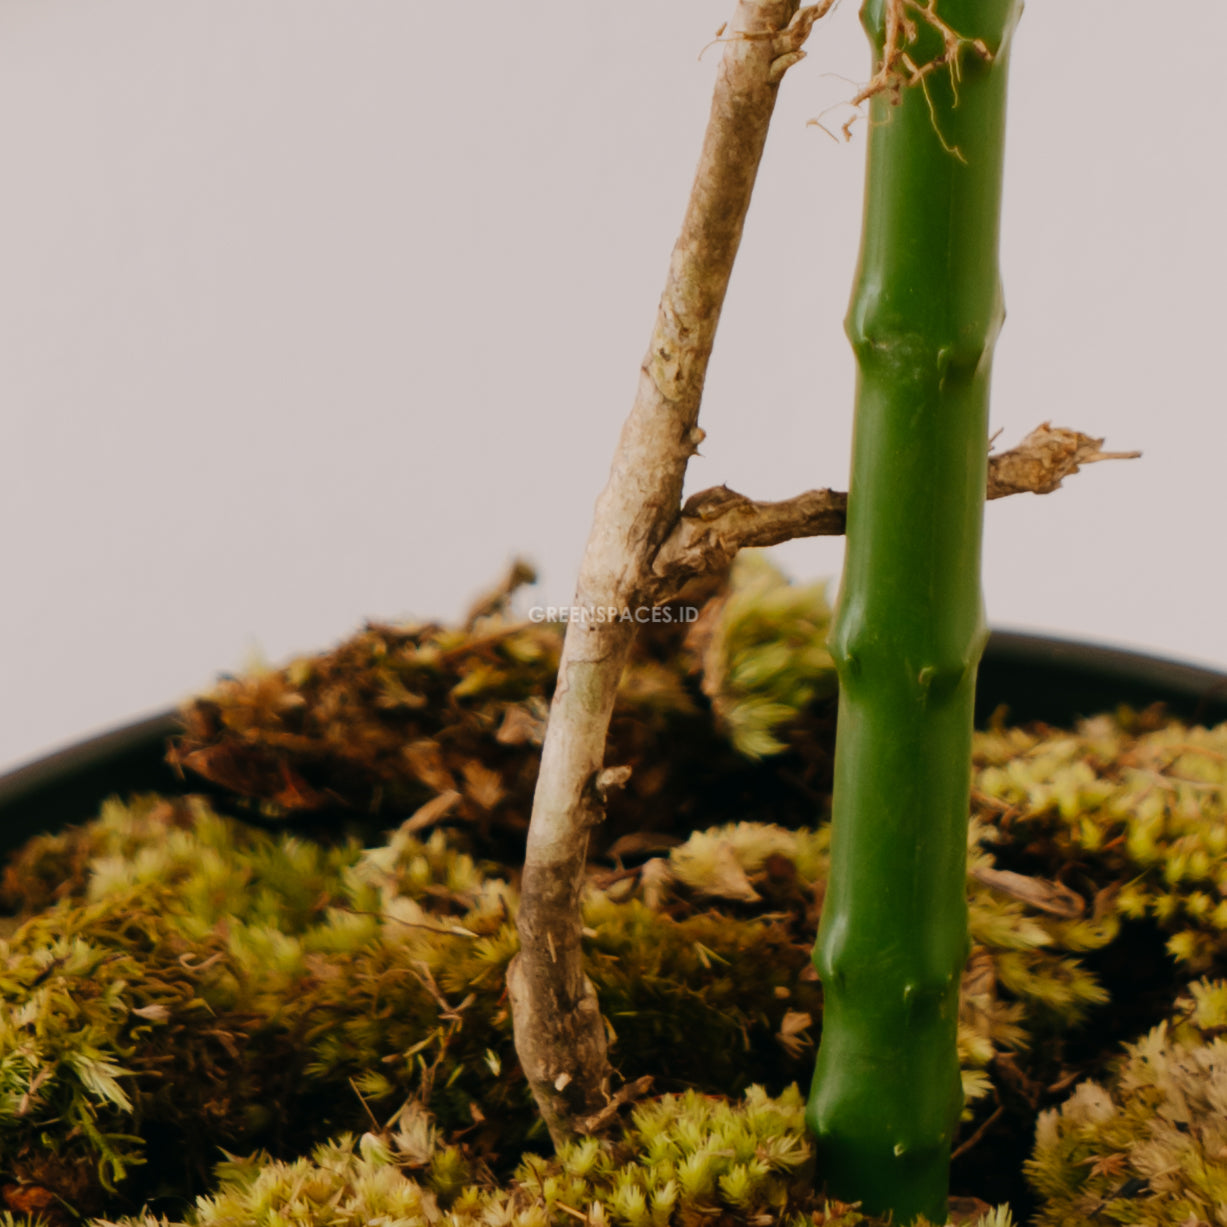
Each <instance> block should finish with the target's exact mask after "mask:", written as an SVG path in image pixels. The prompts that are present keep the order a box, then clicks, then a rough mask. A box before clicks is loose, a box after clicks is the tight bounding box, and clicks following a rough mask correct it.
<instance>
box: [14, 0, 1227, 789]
mask: <svg viewBox="0 0 1227 1227" xmlns="http://www.w3.org/2000/svg"><path fill="white" fill-rule="evenodd" d="M732 7H733V5H732V0H686V2H685V3H678V2H673V3H662V0H621V3H620V4H618V5H615V6H610V5H598V4H596V3H595V2H594V0H535V2H534V3H531V4H530V3H511V2H510V0H470V3H467V4H455V3H452V4H428V3H426V2H425V0H346V2H342V0H293V2H292V3H291V2H289V0H177V2H176V3H173V4H168V3H166V2H165V0H107V3H105V4H98V3H91V2H90V0H2V3H0V174H2V175H3V187H2V189H0V397H2V402H0V533H2V537H0V559H2V571H0V574H2V576H3V580H2V588H0V768H2V767H3V766H5V765H9V764H13V763H16V762H18V761H20V760H23V759H25V758H28V757H31V756H33V755H35V754H38V753H41V752H43V751H44V750H47V749H50V748H53V747H54V746H57V745H59V744H62V743H64V742H66V741H70V740H73V739H75V738H77V737H79V736H81V735H82V734H85V733H87V732H90V731H93V730H95V729H98V728H102V727H106V726H109V725H113V724H115V723H117V722H120V721H123V720H125V719H128V718H131V717H133V716H135V715H138V714H141V713H143V712H146V711H150V710H156V709H158V708H163V707H166V706H169V705H171V704H173V703H175V702H176V701H178V700H179V699H180V698H181V697H183V696H184V695H185V694H187V693H189V692H190V691H192V690H193V689H196V688H199V687H202V686H205V685H207V684H208V683H209V681H210V680H211V678H212V677H213V676H214V674H215V673H216V672H217V671H219V670H226V669H234V668H237V667H240V666H241V665H242V664H243V663H244V661H245V659H246V658H247V657H248V656H249V655H250V653H251V652H252V651H253V650H254V649H258V650H259V651H261V652H263V653H264V655H265V656H266V657H267V658H269V659H270V660H273V661H277V660H280V659H283V658H284V657H286V656H287V655H290V654H293V653H296V652H302V651H309V650H314V649H317V648H323V647H326V646H328V645H329V644H331V643H332V642H334V641H336V640H337V639H339V638H341V637H343V636H344V635H346V634H348V633H349V632H350V631H351V630H353V629H354V628H355V627H356V626H357V625H359V624H360V623H361V622H362V620H363V619H364V618H366V617H380V618H389V617H396V616H408V615H416V616H429V617H444V618H452V617H456V616H458V615H459V614H460V613H461V612H462V610H463V609H464V608H465V607H466V605H467V602H468V600H469V598H470V597H471V596H472V595H473V594H474V593H475V592H476V591H477V590H479V589H481V588H483V587H484V586H486V585H487V584H488V583H489V582H490V581H492V580H493V579H495V578H496V576H497V575H498V574H499V572H500V571H501V570H502V569H503V567H504V566H505V564H506V563H507V561H508V559H509V558H510V557H511V556H512V555H513V554H515V553H517V552H520V553H524V554H526V555H528V556H529V557H531V558H532V559H534V560H535V561H536V562H537V563H538V565H539V566H540V568H541V571H542V575H543V581H542V584H541V586H540V588H539V589H538V591H537V592H536V593H535V594H532V595H531V596H530V599H532V600H536V601H540V602H541V603H566V602H567V601H568V600H569V597H570V592H571V586H572V583H573V577H574V573H575V568H576V565H577V562H578V558H579V555H580V552H581V550H582V546H583V542H584V539H585V536H586V534H587V529H588V524H589V517H590V510H591V506H592V502H593V499H594V498H595V496H596V493H597V492H598V490H599V488H600V486H601V485H602V484H603V481H604V477H605V474H606V471H607V468H608V464H609V459H610V456H611V455H612V450H613V446H614V442H615V439H616V437H617V433H618V430H619V428H620V425H621V422H622V419H623V417H624V415H625V413H626V411H627V409H628V408H629V405H630V400H631V396H632V393H633V391H634V387H635V381H636V373H637V369H638V364H639V360H640V357H641V356H642V353H643V350H644V347H645V345H646V342H647V338H648V335H649V330H650V327H651V322H652V318H653V313H654V309H655V303H656V298H657V295H658V293H659V290H660V286H661V284H662V279H663V276H664V272H665V267H666V263H667V259H668V254H669V250H670V247H671V246H672V242H673V238H674V235H675V233H676V229H677V225H678V222H679V220H680V217H681V212H682V208H683V205H684V202H685V198H686V194H687V190H688V187H689V181H690V176H691V173H692V170H693V166H694V159H695V156H696V154H697V151H698V146H699V141H700V138H701V134H702V129H703V124H704V121H705V117H706V112H707V106H708V100H709V97H710V89H711V83H712V79H713V75H714V71H715V66H716V63H717V60H718V54H719V51H718V48H716V49H712V50H710V51H708V53H707V54H706V55H705V56H704V57H703V58H702V59H701V60H700V59H699V58H698V56H699V52H700V50H701V49H702V47H703V46H704V44H705V43H706V42H707V41H708V39H709V38H710V37H711V36H712V35H713V34H714V32H715V30H716V28H717V26H718V25H719V24H720V23H721V22H722V21H724V20H725V19H726V18H727V17H729V16H730V15H731V11H732ZM1173 12H1178V16H1175V17H1174V16H1173ZM1224 45H1227V5H1224V4H1223V3H1222V0H1181V3H1180V5H1179V6H1177V9H1176V10H1163V11H1160V10H1158V9H1157V8H1156V7H1155V6H1154V5H1153V4H1151V3H1144V2H1143V0H1063V2H1061V3H1056V2H1055V0H1031V3H1030V4H1029V8H1028V12H1027V14H1026V16H1025V17H1024V19H1023V23H1022V26H1021V28H1020V30H1019V33H1018V36H1017V40H1016V47H1015V53H1014V67H1013V78H1012V87H1011V109H1012V113H1011V127H1010V138H1009V147H1008V159H1007V175H1006V179H1007V182H1006V200H1007V203H1006V210H1005V232H1004V238H1003V254H1002V260H1003V269H1004V276H1005V283H1006V293H1007V299H1008V303H1009V310H1010V318H1009V321H1008V323H1007V325H1006V329H1005V332H1004V334H1003V337H1002V340H1001V343H1000V346H999V349H998V360H997V365H996V374H995V380H994V404H993V422H994V426H995V427H1001V428H1002V430H1003V436H1002V440H1001V443H1002V445H1010V444H1012V443H1014V442H1016V441H1017V440H1018V439H1019V438H1020V437H1021V436H1022V435H1023V434H1025V433H1026V432H1027V431H1028V430H1029V429H1030V428H1031V427H1032V426H1034V425H1036V424H1037V423H1039V422H1041V421H1043V420H1045V419H1052V420H1053V421H1054V422H1056V423H1058V424H1062V425H1067V426H1072V427H1075V428H1078V429H1081V430H1084V431H1088V432H1090V433H1094V434H1105V435H1107V436H1108V446H1109V447H1113V446H1115V447H1120V448H1131V447H1139V448H1141V449H1143V450H1144V452H1145V458H1144V459H1143V460H1142V461H1138V462H1131V463H1128V464H1124V463H1121V464H1112V465H1108V464H1105V465H1101V466H1098V467H1096V468H1092V469H1090V470H1088V471H1086V472H1085V473H1084V474H1083V475H1081V476H1079V477H1076V478H1074V479H1073V480H1071V481H1070V482H1069V483H1067V488H1066V489H1065V490H1063V491H1061V492H1059V493H1058V494H1055V495H1052V496H1048V497H1046V498H1034V497H1030V496H1026V497H1020V498H1012V499H1008V500H1005V501H1003V502H999V503H995V504H993V505H991V506H990V507H989V509H988V513H987V528H986V539H985V552H986V574H985V589H986V596H987V602H988V609H989V614H990V618H991V620H992V621H993V623H994V624H996V625H999V626H1001V625H1004V626H1011V627H1023V628H1032V629H1042V630H1049V631H1054V632H1061V633H1065V634H1069V635H1072V636H1075V637H1081V638H1091V639H1097V640H1101V641H1108V642H1113V643H1117V644H1124V645H1132V646H1137V647H1142V648H1146V649H1151V650H1155V651H1159V652H1162V653H1164V654H1167V655H1172V656H1177V657H1182V658H1185V659H1191V660H1194V661H1201V662H1207V663H1211V664H1218V665H1220V666H1227V625H1225V624H1224V618H1223V608H1224V598H1225V597H1227V567H1225V565H1224V548H1223V539H1224V530H1223V522H1224V516H1223V506H1224V491H1223V483H1222V481H1221V478H1220V475H1221V473H1222V470H1223V465H1224V457H1225V456H1227V414H1225V413H1224V411H1223V410H1224V405H1223V399H1224V397H1223V391H1222V386H1223V385H1222V375H1221V372H1222V369H1223V352H1224V347H1225V346H1227V337H1225V334H1224V314H1225V313H1224V308H1223V293H1224V286H1227V255H1225V250H1227V244H1225V243H1224V240H1223V218H1224V217H1225V216H1227V202H1225V200H1224V197H1225V195H1227V192H1225V178H1224V174H1225V172H1224V158H1223V149H1224V136H1223V133H1224V130H1225V129H1227V124H1225V120H1227V92H1225V91H1224V90H1223V88H1222V83H1221V80H1220V78H1221V73H1219V72H1217V71H1216V70H1215V69H1214V67H1213V63H1214V61H1213V54H1214V49H1216V48H1222V47H1223V46H1224ZM809 49H810V58H809V59H808V60H807V61H806V62H805V63H803V64H802V65H801V66H800V67H798V68H795V69H793V70H792V71H791V72H790V73H789V75H788V77H787V78H786V81H785V85H784V87H783V90H782V92H781V97H780V103H779V107H778V110H777V113H776V119H775V126H774V129H773V134H772V138H771V141H770V143H769V145H768V149H767V155H766V159H765V164H764V166H763V170H762V174H761V179H760V186H759V190H758V194H757V196H756V198H755V203H754V206H753V208H752V209H751V213H750V218H749V223H748V227H747V231H746V237H745V242H744V244H743V247H742V252H741V257H740V261H739V265H738V269H737V272H736V274H735V276H734V279H733V284H732V287H731V295H730V299H729V303H728V306H727V309H726V312H725V316H724V321H723V323H722V325H721V331H720V335H719V337H718V341H717V347H716V356H715V359H714V361H713V363H712V367H711V375H710V380H709V385H708V394H707V398H706V402H705V406H704V411H703V424H704V426H705V427H706V429H707V431H708V442H707V443H706V445H705V447H704V449H703V450H704V458H703V459H702V460H700V461H697V462H696V463H695V464H694V465H693V466H692V469H691V475H690V483H689V489H691V490H693V489H698V488H702V487H704V486H708V485H713V484H717V483H719V482H727V483H728V484H730V485H731V486H733V487H734V488H736V489H739V490H742V491H744V492H745V493H748V494H751V495H754V496H757V497H765V498H772V497H784V496H787V495H789V494H793V493H796V492H798V491H800V490H802V489H805V488H808V487H813V486H821V485H832V486H836V487H840V488H843V486H844V483H845V481H846V473H847V465H848V448H849V428H850V413H851V397H852V377H853V368H852V362H851V357H850V354H849V352H848V348H847V345H846V343H845V342H844V340H843V336H842V331H841V320H842V316H843V312H844V308H845V305H846V302H847V298H848V292H849V287H850V284H851V278H852V272H853V265H854V260H855V251H856V245H857V238H858V230H859V221H860V197H861V186H862V159H863V149H864V135H865V127H864V124H861V125H860V126H859V127H858V128H857V129H856V130H855V132H856V136H855V139H854V141H853V142H852V144H850V145H846V144H842V143H837V142H835V141H833V140H831V139H829V138H828V137H827V136H826V135H824V133H823V132H822V131H820V130H819V129H818V128H816V127H813V126H808V127H807V125H806V121H807V119H810V118H811V117H815V116H818V115H820V114H824V115H825V118H826V122H827V123H828V126H830V127H831V128H832V129H834V130H836V131H837V130H838V125H839V124H840V123H841V122H842V121H843V119H844V118H846V117H847V111H846V109H841V108H840V107H839V106H838V104H839V102H840V101H841V100H842V99H846V98H847V97H849V96H850V95H851V94H852V93H853V92H854V86H853V84H851V83H850V82H851V81H853V80H861V79H863V78H864V77H865V76H866V75H867V68H868V54H867V51H866V49H865V44H864V41H863V36H862V35H861V33H860V31H859V29H858V27H857V22H856V11H855V4H854V3H853V0H843V4H842V5H841V6H840V8H839V9H837V11H836V12H835V14H834V15H833V16H832V17H830V18H828V19H826V20H825V21H823V22H822V23H820V24H819V26H818V27H817V29H816V30H815V33H814V35H813V37H812V38H811V41H810V44H809ZM831 107H835V109H834V110H828V108H831ZM783 561H784V562H785V563H786V565H787V566H788V568H789V569H790V570H791V571H792V572H793V573H794V574H796V575H798V576H800V577H805V578H809V577H812V576H816V575H837V574H838V569H839V565H840V547H839V544H838V543H837V542H832V541H825V542H809V543H797V544H794V545H792V546H790V547H788V548H787V549H786V550H785V551H784V552H783Z"/></svg>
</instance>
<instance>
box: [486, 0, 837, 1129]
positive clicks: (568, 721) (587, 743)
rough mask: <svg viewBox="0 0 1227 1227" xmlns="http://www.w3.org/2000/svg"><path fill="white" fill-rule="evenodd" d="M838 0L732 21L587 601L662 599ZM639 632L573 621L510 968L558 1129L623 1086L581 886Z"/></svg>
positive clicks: (588, 553)
mask: <svg viewBox="0 0 1227 1227" xmlns="http://www.w3.org/2000/svg"><path fill="white" fill-rule="evenodd" d="M831 2H832V0H823V3H822V4H819V5H814V6H810V7H808V8H805V9H800V10H798V6H797V4H796V0H741V2H740V3H739V4H738V6H737V11H736V13H735V15H734V18H733V20H732V22H731V23H730V26H729V29H728V32H727V34H726V37H725V42H724V52H723V56H722V60H721V64H720V68H719V71H718V76H717V80H716V86H715V91H714V95H713V98H712V107H711V114H710V117H709V119H708V124H707V132H706V135H705V138H704V142H703V150H702V153H701V155H700V159H699V166H698V171H697V173H696V176H695V181H694V186H693V188H692V189H691V195H690V200H689V203H688V206H687V210H686V216H685V220H684V222H683V225H682V231H681V235H680V237H679V238H678V241H677V244H676V246H675V247H674V250H673V255H672V258H671V261H670V266H669V274H668V278H667V281H666V284H665V289H664V293H663V295H662V296H661V300H660V307H659V310H658V313H657V318H656V325H655V328H654V330H653V333H652V338H651V343H650V345H649V347H648V352H647V356H646V357H645V359H644V362H643V366H642V369H641V372H640V378H639V387H638V392H637V395H636V398H635V402H634V405H633V407H632V409H631V412H630V416H629V418H628V419H627V422H626V424H625V426H624V427H623V430H622V436H621V439H620V441H619V444H618V449H617V453H616V455H615V457H614V461H613V466H612V469H611V472H610V475H609V481H608V484H607V485H606V487H605V490H604V492H603V493H602V494H601V496H600V498H599V499H598V501H597V505H596V511H595V515H594V520H593V525H592V530H591V533H590V535H589V538H588V544H587V548H586V550H585V553H584V558H583V562H582V563H581V566H580V573H579V580H578V584H577V588H576V594H575V600H574V602H573V604H574V605H576V606H578V607H580V608H584V609H590V610H593V611H595V610H598V609H604V610H608V609H622V608H626V607H633V606H635V605H637V604H640V603H644V602H646V601H648V600H650V598H651V583H650V581H651V577H652V560H653V558H654V557H655V555H656V553H657V551H658V550H659V548H660V546H661V544H662V543H663V542H664V540H665V538H666V537H667V536H668V534H669V532H670V530H671V529H672V527H673V525H674V523H675V521H676V520H677V518H678V508H679V505H680V503H681V492H682V482H683V478H684V476H685V471H686V462H687V461H688V460H689V459H690V457H691V456H692V455H693V454H694V452H695V450H696V449H697V447H698V445H699V443H700V441H701V440H702V438H703V433H702V431H701V430H699V428H698V413H699V402H700V398H701V396H702V391H703V382H704V378H705V376H706V373H707V363H708V359H709V358H710V356H711V350H712V343H713V340H714V338H715V334H716V325H717V323H718V321H719V318H720V310H721V307H722V305H723V303H724V296H725V291H726V289H727V286H728V281H729V275H730V273H731V272H732V268H733V260H734V257H735V256H736V253H737V248H738V245H739V244H740V241H741V233H742V226H743V223H744V221H745V216H746V210H747V209H748V207H749V204H750V194H751V191H752V189H753V186H754V180H755V177H756V175H757V171H758V165H759V160H760V159H761V157H762V151H763V147H764V144H765V143H766V138H767V128H768V124H769V122H770V119H771V113H772V110H773V109H774V106H775V99H776V93H777V91H778V89H779V82H780V79H781V78H782V76H783V75H784V73H785V72H786V71H787V69H788V68H789V67H790V66H791V65H792V64H794V63H796V62H797V61H798V60H799V59H800V58H801V57H802V55H803V52H802V51H801V45H802V43H803V42H804V40H805V38H806V36H807V35H808V33H809V30H810V28H811V27H812V26H813V23H814V21H815V19H816V18H817V17H819V16H821V13H822V12H824V11H826V9H827V8H829V7H830V4H831ZM632 635H633V624H632V623H630V622H625V621H620V620H612V621H610V620H605V621H597V620H595V618H594V619H591V620H586V621H585V620H580V621H573V622H571V623H570V624H569V625H568V627H567V635H566V641H565V643H564V646H563V652H562V659H561V662H560V665H559V671H558V686H557V689H556V690H555V693H554V700H553V705H552V707H551V710H550V721H549V728H548V732H547V734H546V740H545V745H544V747H543V749H542V757H541V770H540V775H539V777H538V783H537V792H536V797H535V800H534V803H533V814H532V821H531V825H530V829H529V834H528V844H527V849H526V854H525V863H524V876H523V881H522V885H521V894H520V912H519V920H518V928H519V933H520V953H519V955H518V956H517V957H516V959H515V960H514V962H513V963H512V965H511V967H510V969H509V971H508V975H507V987H508V993H509V996H510V999H511V1005H512V1013H513V1017H514V1024H515V1041H516V1051H517V1053H518V1055H519V1058H520V1062H521V1064H522V1066H523V1068H524V1072H525V1074H526V1076H527V1078H528V1082H529V1085H530V1087H531V1088H532V1092H533V1095H534V1096H535V1098H536V1100H537V1103H538V1106H539V1107H540V1110H541V1112H542V1115H543V1117H544V1119H545V1122H546V1124H547V1126H548V1127H549V1131H550V1135H551V1137H552V1138H553V1139H554V1141H555V1143H558V1142H561V1141H563V1140H565V1139H566V1138H568V1137H570V1136H573V1135H574V1133H575V1132H576V1131H577V1129H578V1128H579V1127H580V1126H581V1125H582V1123H583V1122H585V1121H587V1120H590V1119H600V1118H601V1112H602V1109H603V1108H604V1107H605V1105H606V1103H607V1101H608V1098H609V1066H608V1060H607V1055H606V1039H605V1027H604V1022H603V1020H602V1018H601V1014H600V1009H599V1006H598V1003H597V1000H596V994H595V992H594V990H593V988H592V985H591V983H590V982H589V980H588V979H587V977H586V976H585V974H584V967H583V952H582V949H581V933H580V912H579V905H580V893H581V891H582V888H583V881H584V861H585V857H586V854H587V847H588V834H589V831H590V830H591V828H592V826H593V824H594V823H596V822H599V821H600V820H601V817H602V814H603V800H604V796H603V792H604V787H605V786H607V784H608V783H612V782H615V781H609V780H607V779H606V778H605V777H604V776H603V764H604V753H605V738H606V733H607V730H608V727H609V719H610V713H611V711H612V709H613V702H614V697H615V694H616V692H617V687H618V680H619V677H620V676H621V673H622V667H623V664H624V663H625V661H626V657H627V653H628V650H629V648H630V643H631V637H632Z"/></svg>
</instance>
